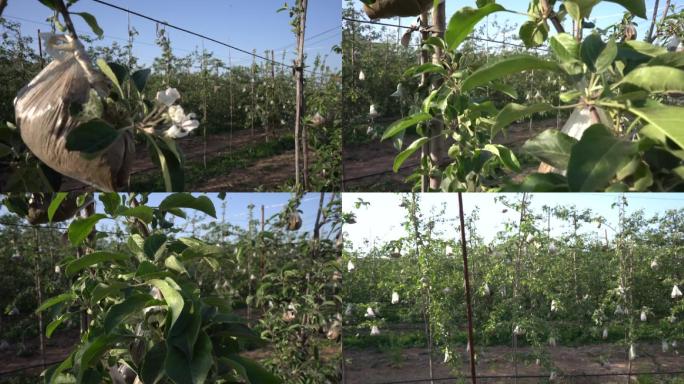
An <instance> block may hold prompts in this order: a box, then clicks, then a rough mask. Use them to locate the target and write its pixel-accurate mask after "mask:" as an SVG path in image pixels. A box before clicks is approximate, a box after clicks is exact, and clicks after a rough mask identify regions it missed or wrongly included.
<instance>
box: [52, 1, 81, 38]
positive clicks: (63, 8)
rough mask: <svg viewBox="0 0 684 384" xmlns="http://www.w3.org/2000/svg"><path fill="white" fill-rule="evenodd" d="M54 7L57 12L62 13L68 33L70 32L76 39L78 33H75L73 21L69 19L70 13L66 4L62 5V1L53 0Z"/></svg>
mask: <svg viewBox="0 0 684 384" xmlns="http://www.w3.org/2000/svg"><path fill="white" fill-rule="evenodd" d="M55 8H56V9H57V12H59V13H61V14H62V17H63V18H64V23H65V24H66V27H67V30H68V31H69V33H71V36H72V37H73V38H74V39H77V38H78V35H77V34H76V28H74V23H73V21H71V15H70V14H69V10H68V9H67V7H66V5H64V1H63V0H55Z"/></svg>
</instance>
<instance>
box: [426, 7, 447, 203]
mask: <svg viewBox="0 0 684 384" xmlns="http://www.w3.org/2000/svg"><path fill="white" fill-rule="evenodd" d="M445 2H446V1H442V2H440V3H439V5H438V6H437V7H436V8H434V9H433V10H432V28H433V32H432V36H434V37H440V38H444V30H445V29H446V8H445V7H446V5H445ZM441 60H442V50H441V49H440V48H437V47H435V52H434V54H433V55H432V63H433V64H437V65H439V63H440V62H441ZM441 85H442V82H441V81H439V80H438V81H434V82H433V83H432V89H433V90H434V89H437V88H439V87H440V86H441ZM443 128H444V122H443V121H442V120H437V119H435V120H432V121H431V122H430V129H429V130H428V132H430V162H431V163H432V165H433V166H436V167H439V164H440V162H441V161H442V152H443V150H442V148H443V144H444V140H443V138H442V130H443ZM441 181H442V180H441V178H440V177H439V176H434V175H430V189H432V190H437V189H439V187H440V184H441Z"/></svg>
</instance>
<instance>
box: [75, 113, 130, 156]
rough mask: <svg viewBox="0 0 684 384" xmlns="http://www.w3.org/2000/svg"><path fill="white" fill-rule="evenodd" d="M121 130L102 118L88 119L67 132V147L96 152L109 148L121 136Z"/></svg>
mask: <svg viewBox="0 0 684 384" xmlns="http://www.w3.org/2000/svg"><path fill="white" fill-rule="evenodd" d="M119 135H120V131H119V130H118V129H115V128H114V127H112V126H111V125H109V123H107V122H106V121H104V120H100V119H93V120H90V121H87V122H85V123H83V124H81V125H79V126H78V127H76V128H74V129H73V130H71V132H69V134H67V137H66V149H68V150H70V151H79V152H84V153H96V152H99V151H102V150H105V149H107V148H109V146H110V145H112V143H114V141H116V139H118V138H119Z"/></svg>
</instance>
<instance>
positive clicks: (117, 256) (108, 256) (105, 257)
mask: <svg viewBox="0 0 684 384" xmlns="http://www.w3.org/2000/svg"><path fill="white" fill-rule="evenodd" d="M128 259H129V256H128V255H125V254H122V253H112V252H106V251H97V252H93V253H90V254H88V255H85V256H83V257H81V258H80V259H76V260H74V261H72V262H70V263H69V264H67V266H66V269H65V270H64V272H65V273H66V275H67V276H73V275H75V274H76V273H77V272H79V271H81V270H83V269H86V268H88V267H91V266H93V265H95V264H99V263H103V262H105V261H123V260H128Z"/></svg>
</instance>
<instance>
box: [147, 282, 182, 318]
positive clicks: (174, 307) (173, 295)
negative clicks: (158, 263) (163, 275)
mask: <svg viewBox="0 0 684 384" xmlns="http://www.w3.org/2000/svg"><path fill="white" fill-rule="evenodd" d="M148 283H150V284H152V285H154V286H155V287H157V288H158V289H159V290H160V291H161V293H162V295H163V296H164V300H165V301H166V305H167V306H168V307H169V314H170V317H171V322H170V324H169V329H171V328H173V325H174V324H175V323H176V320H178V317H180V315H181V313H182V312H183V306H184V305H185V302H184V301H183V297H182V296H181V295H180V293H178V291H176V290H175V289H173V288H172V287H171V285H170V284H169V283H168V282H167V281H164V280H159V279H152V280H150V281H149V282H148Z"/></svg>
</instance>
